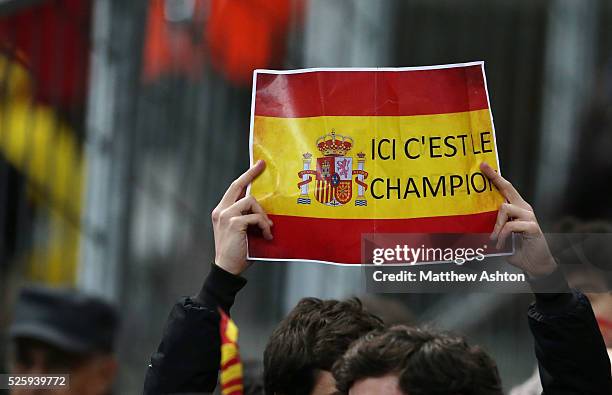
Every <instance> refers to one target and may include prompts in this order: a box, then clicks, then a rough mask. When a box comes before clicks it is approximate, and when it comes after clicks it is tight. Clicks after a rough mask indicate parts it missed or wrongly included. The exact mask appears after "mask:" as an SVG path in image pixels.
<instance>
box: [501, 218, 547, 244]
mask: <svg viewBox="0 0 612 395" xmlns="http://www.w3.org/2000/svg"><path fill="white" fill-rule="evenodd" d="M537 229H538V225H537V224H536V223H535V222H532V221H512V222H508V223H506V225H504V227H503V228H502V230H501V232H499V238H498V239H497V246H496V248H497V249H498V250H499V249H501V248H502V247H503V246H504V244H505V243H506V239H507V238H508V236H510V234H511V233H526V234H532V233H537Z"/></svg>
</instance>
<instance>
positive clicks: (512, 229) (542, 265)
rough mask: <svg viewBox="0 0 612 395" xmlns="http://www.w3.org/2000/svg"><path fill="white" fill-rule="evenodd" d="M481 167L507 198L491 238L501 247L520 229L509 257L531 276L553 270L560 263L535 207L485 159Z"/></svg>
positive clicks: (498, 215)
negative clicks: (553, 255) (547, 241)
mask: <svg viewBox="0 0 612 395" xmlns="http://www.w3.org/2000/svg"><path fill="white" fill-rule="evenodd" d="M480 169H481V170H482V172H483V173H484V174H485V175H486V176H487V177H488V178H489V180H491V182H492V183H493V184H494V185H495V186H496V187H497V189H498V190H499V192H500V193H501V194H502V195H503V196H504V197H505V198H506V201H507V203H504V204H502V205H501V207H500V208H499V212H498V214H497V222H496V223H495V228H494V229H493V233H491V240H497V248H498V249H499V248H501V247H503V245H504V243H505V242H506V239H507V238H508V236H510V235H511V234H512V233H518V234H519V235H520V237H521V239H520V240H519V243H517V244H518V245H517V248H516V250H515V253H514V255H512V256H510V257H509V258H508V262H509V263H510V264H511V265H513V266H516V267H518V268H520V269H522V270H524V271H525V272H527V274H529V275H530V276H531V277H541V276H545V275H547V274H550V273H552V272H553V271H554V270H555V268H556V267H557V264H556V262H555V260H554V258H553V257H552V254H551V253H550V249H549V248H548V244H547V243H546V238H545V237H544V234H543V233H542V230H541V229H540V225H539V224H538V220H537V218H536V216H535V213H534V212H533V208H532V207H531V206H530V205H529V203H527V202H526V201H525V200H524V199H523V198H522V197H521V195H520V194H519V193H518V191H517V190H516V189H515V188H514V186H513V185H512V184H511V183H510V182H509V181H507V180H506V179H504V178H503V177H502V176H501V175H499V174H498V173H497V172H496V171H495V170H493V168H492V167H491V166H489V165H488V164H487V163H486V162H483V163H482V164H481V165H480Z"/></svg>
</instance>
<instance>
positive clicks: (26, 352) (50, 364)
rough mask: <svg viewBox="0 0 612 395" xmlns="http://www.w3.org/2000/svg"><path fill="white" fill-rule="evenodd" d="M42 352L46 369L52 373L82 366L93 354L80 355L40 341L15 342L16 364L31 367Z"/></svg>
mask: <svg viewBox="0 0 612 395" xmlns="http://www.w3.org/2000/svg"><path fill="white" fill-rule="evenodd" d="M37 352H40V353H41V354H42V355H43V358H44V362H43V363H44V365H45V368H46V369H49V370H51V371H60V370H71V369H73V368H76V367H77V366H79V365H82V364H83V363H84V362H85V361H86V360H87V359H89V358H90V357H91V356H92V355H91V354H79V353H73V352H69V351H65V350H62V349H61V348H59V347H56V346H53V345H51V344H49V343H46V342H44V341H41V340H38V339H31V338H27V337H18V338H15V339H14V342H13V354H14V358H13V359H14V362H15V363H17V364H19V365H21V366H24V367H26V368H27V367H31V366H32V365H33V364H34V363H35V354H36V353H37Z"/></svg>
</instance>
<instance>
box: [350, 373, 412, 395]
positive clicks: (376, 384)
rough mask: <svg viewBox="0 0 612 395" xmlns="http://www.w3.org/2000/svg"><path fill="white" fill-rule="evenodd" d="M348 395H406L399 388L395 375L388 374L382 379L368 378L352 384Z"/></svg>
mask: <svg viewBox="0 0 612 395" xmlns="http://www.w3.org/2000/svg"><path fill="white" fill-rule="evenodd" d="M349 395H407V394H404V393H403V392H402V391H401V390H400V388H399V381H398V378H397V376H396V375H392V374H388V375H386V376H382V377H368V378H366V379H363V380H359V381H357V382H355V384H353V386H352V387H351V389H350V390H349Z"/></svg>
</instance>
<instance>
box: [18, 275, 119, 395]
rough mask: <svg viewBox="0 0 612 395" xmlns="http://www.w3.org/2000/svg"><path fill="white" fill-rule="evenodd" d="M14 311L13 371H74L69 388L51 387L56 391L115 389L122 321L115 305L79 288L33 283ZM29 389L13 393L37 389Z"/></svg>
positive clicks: (88, 394) (83, 394)
mask: <svg viewBox="0 0 612 395" xmlns="http://www.w3.org/2000/svg"><path fill="white" fill-rule="evenodd" d="M13 315H14V317H13V322H12V323H11V326H10V329H9V333H10V337H11V346H12V352H11V358H10V361H9V363H10V365H11V367H12V369H11V370H12V373H14V374H68V375H70V378H69V380H70V381H69V386H68V387H67V388H64V389H62V390H57V389H50V390H49V393H50V394H51V393H52V394H58V395H60V394H80V395H103V394H107V393H108V392H109V391H110V390H111V387H112V384H113V381H114V379H115V375H116V371H117V363H116V360H115V357H114V354H113V346H114V340H115V335H116V332H117V325H118V317H117V314H116V312H115V310H114V308H113V307H112V306H110V305H109V304H108V303H106V302H104V301H102V300H100V299H98V298H95V297H91V296H86V295H83V294H82V293H80V292H77V291H73V290H65V289H50V288H43V287H29V288H25V289H23V290H22V291H21V293H20V295H19V298H18V300H17V303H16V304H15V308H14V314H13ZM28 391H32V390H21V391H14V392H12V394H13V395H18V394H19V395H22V394H23V395H25V394H30V393H34V392H28ZM36 393H37V394H41V393H42V392H40V390H38V392H36Z"/></svg>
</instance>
